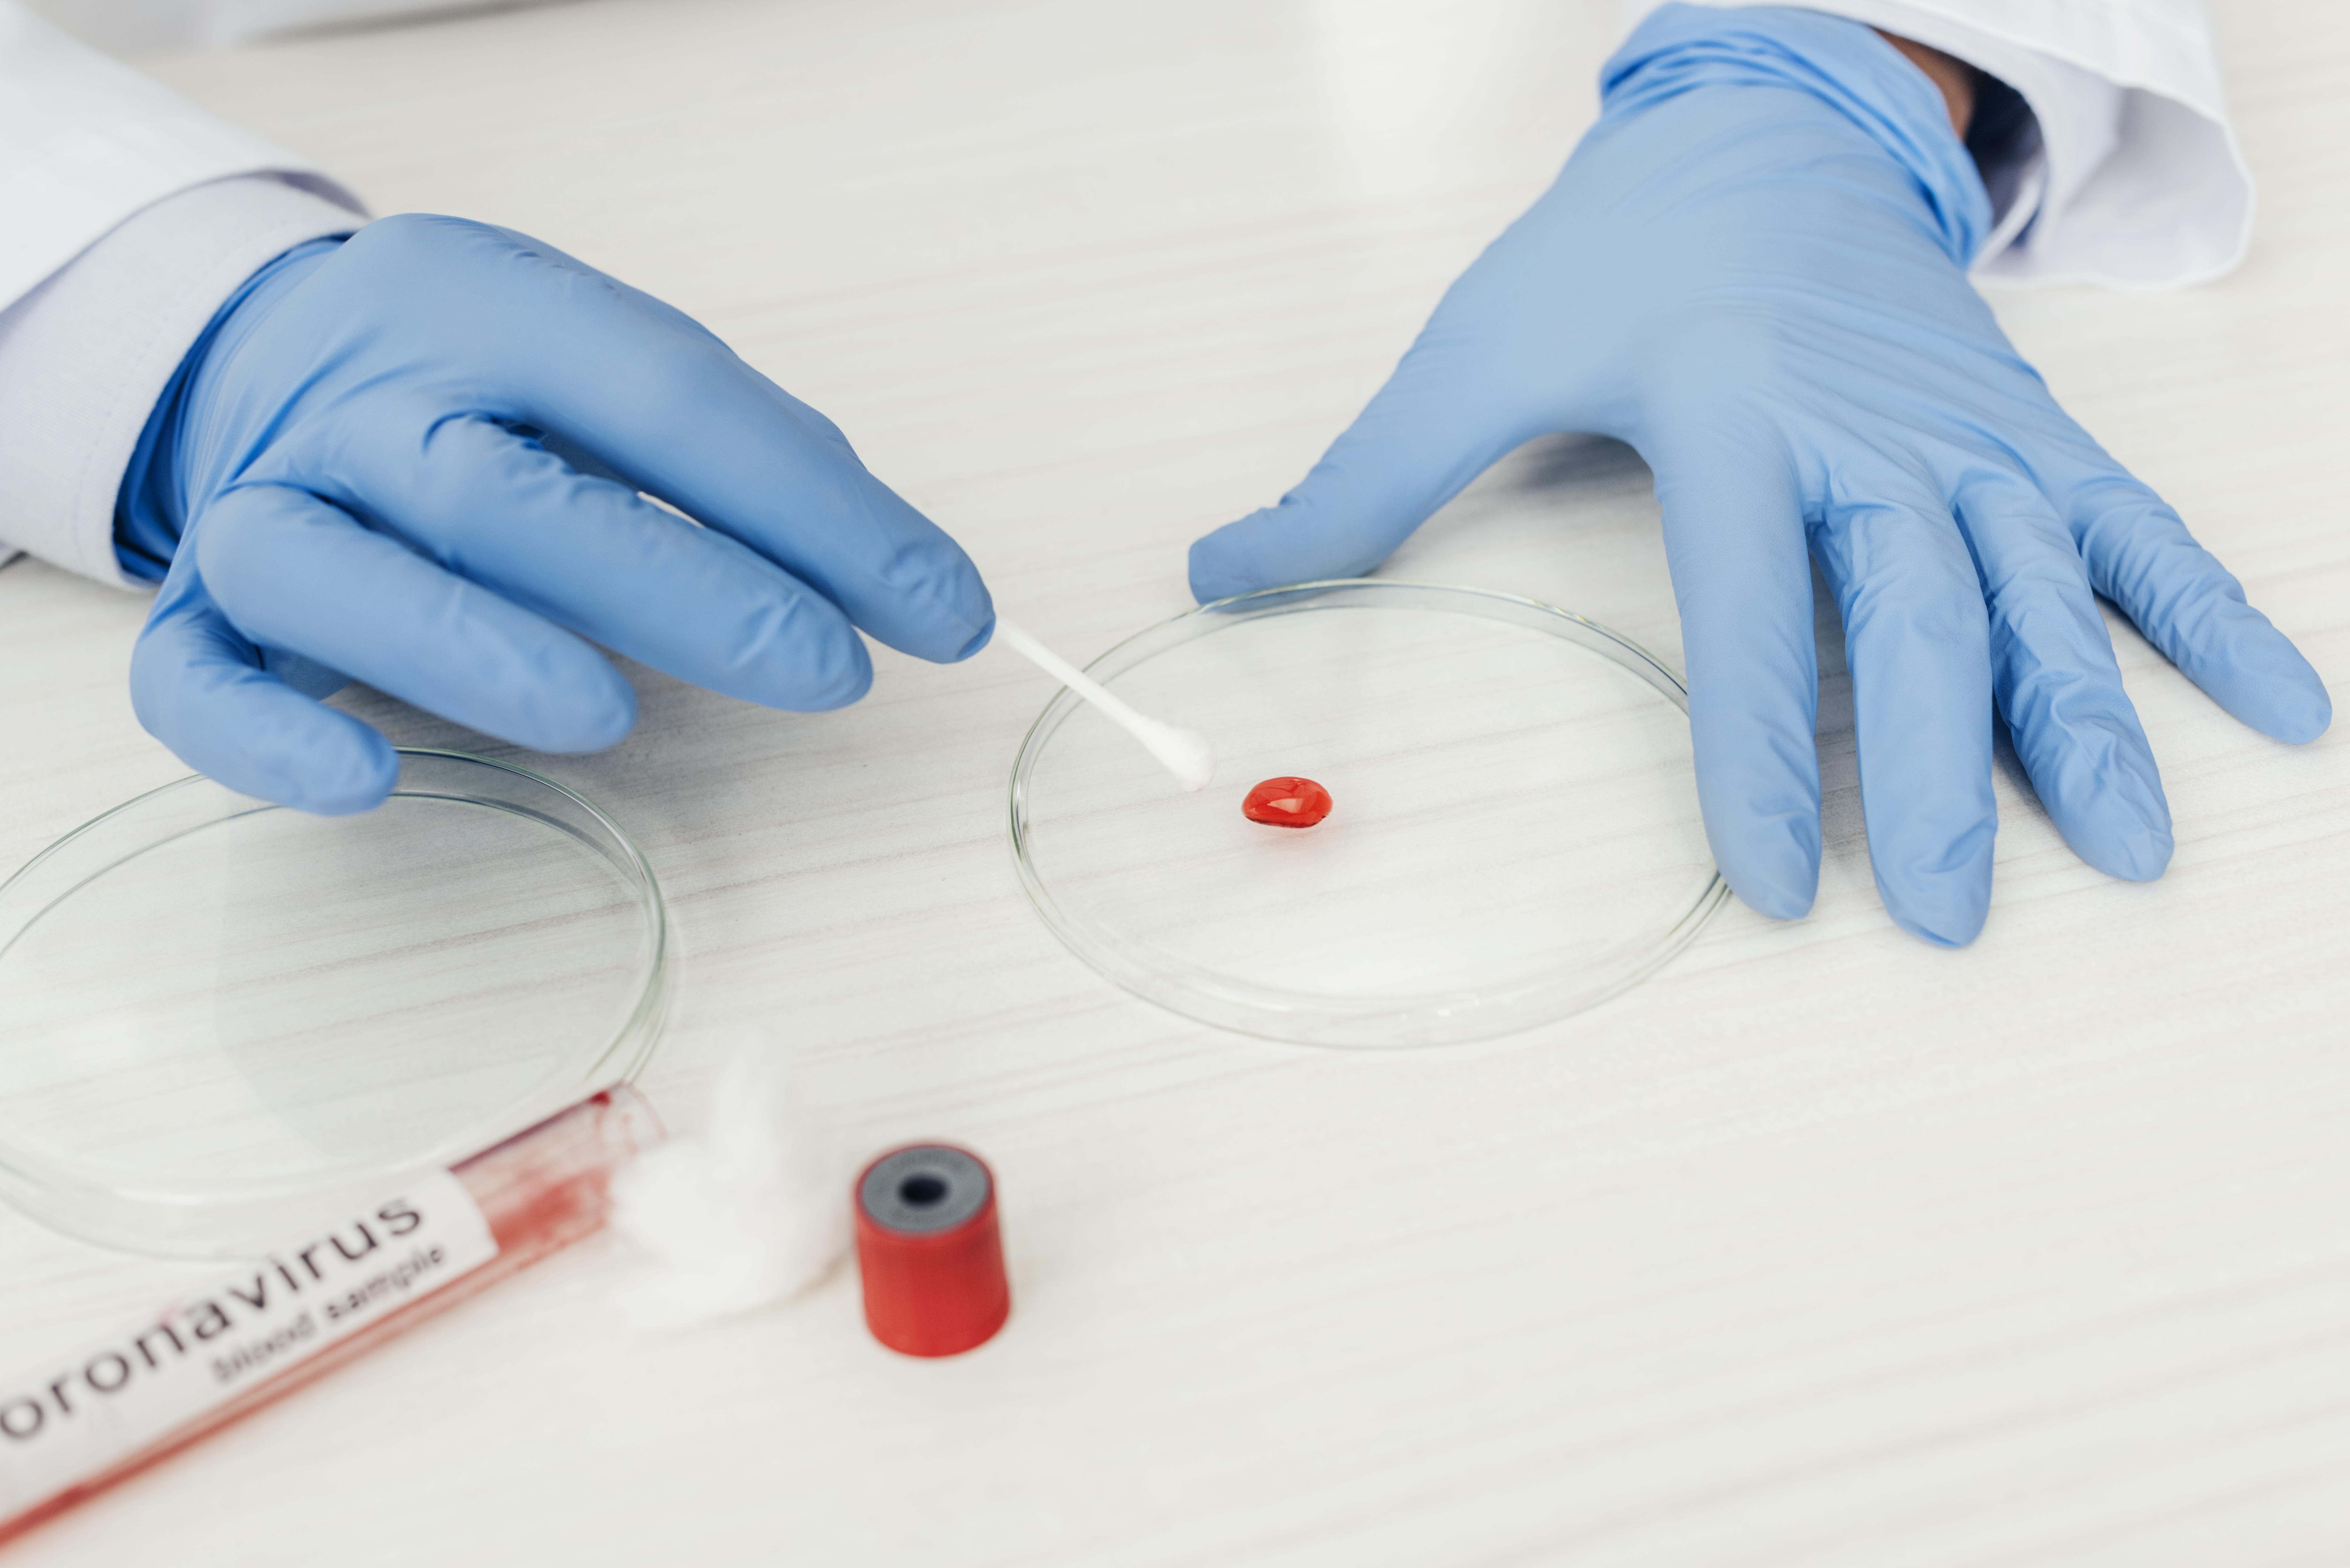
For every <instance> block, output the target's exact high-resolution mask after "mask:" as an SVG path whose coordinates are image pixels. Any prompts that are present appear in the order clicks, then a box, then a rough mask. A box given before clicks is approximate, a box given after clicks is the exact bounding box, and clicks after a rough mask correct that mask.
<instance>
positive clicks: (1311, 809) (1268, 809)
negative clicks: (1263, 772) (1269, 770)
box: [1241, 778, 1330, 827]
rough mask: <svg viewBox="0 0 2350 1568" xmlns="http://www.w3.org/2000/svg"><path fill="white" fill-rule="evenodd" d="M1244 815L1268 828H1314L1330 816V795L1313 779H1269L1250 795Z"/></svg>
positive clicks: (1244, 805)
mask: <svg viewBox="0 0 2350 1568" xmlns="http://www.w3.org/2000/svg"><path fill="white" fill-rule="evenodd" d="M1241 815H1243V816H1245V817H1247V818H1248V819H1249V820H1250V821H1251V822H1262V823H1263V824H1264V825H1265V826H1268V827H1311V826H1314V825H1315V823H1317V822H1319V821H1321V820H1322V819H1323V818H1324V817H1326V816H1327V815H1330V792H1329V791H1328V790H1326V789H1324V788H1323V787H1322V786H1321V785H1320V784H1315V782H1314V781H1313V780H1312V779H1296V778H1279V779H1267V780H1265V781H1264V782H1263V784H1259V785H1257V786H1256V788H1254V789H1253V790H1251V791H1249V792H1248V798H1247V799H1245V800H1243V801H1242V802H1241Z"/></svg>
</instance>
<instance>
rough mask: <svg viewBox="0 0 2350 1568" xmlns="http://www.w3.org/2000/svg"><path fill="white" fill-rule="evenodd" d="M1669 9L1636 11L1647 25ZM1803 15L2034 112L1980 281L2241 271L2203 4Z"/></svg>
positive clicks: (1994, 3) (2021, 1)
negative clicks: (1918, 53)
mask: <svg viewBox="0 0 2350 1568" xmlns="http://www.w3.org/2000/svg"><path fill="white" fill-rule="evenodd" d="M1661 3H1662V0H1630V3H1629V4H1628V5H1627V11H1629V13H1630V14H1631V17H1632V19H1633V20H1634V21H1635V22H1637V21H1638V18H1640V17H1641V16H1646V15H1647V14H1648V12H1650V11H1652V10H1654V9H1656V7H1657V5H1659V4H1661ZM1699 3H1700V4H1711V5H1742V4H1758V5H1759V4H1770V3H1774V0H1699ZM1775 3H1780V4H1783V3H1785V0H1775ZM1803 4H1804V5H1805V7H1806V8H1807V9H1810V10H1814V11H1825V12H1828V13H1830V14H1832V15H1835V16H1849V17H1851V18H1852V19H1853V20H1855V21H1856V22H1864V23H1866V24H1867V25H1869V26H1873V27H1880V28H1882V29H1884V30H1885V31H1886V32H1888V33H1897V34H1899V35H1900V36H1903V37H1907V38H1913V39H1915V40H1917V41H1918V43H1921V44H1925V45H1928V46H1929V47H1933V48H1937V49H1939V50H1941V51H1942V52H1943V53H1944V54H1948V55H1952V56H1955V57H1958V58H1960V59H1962V60H1964V61H1966V62H1967V63H1968V64H1970V65H1972V66H1974V67H1977V68H1979V69H1981V70H1983V71H1986V72H1988V73H1990V74H1991V75H1992V76H1994V77H1997V78H1999V79H2000V80H2002V81H2003V82H2005V83H2007V84H2008V85H2009V86H2010V87H2012V88H2015V89H2016V91H2017V92H2019V93H2021V94H2022V97H2023V100H2024V102H2025V103H2026V104H2027V105H2028V106H2029V107H2030V108H2031V109H2032V112H2033V118H2034V119H2036V120H2037V121H2038V135H2037V136H2036V137H2033V138H2029V139H2027V140H2025V141H2024V142H2023V143H2022V145H2021V146H2020V147H2019V148H2018V150H2017V151H2016V153H2015V156H2016V157H2017V159H2018V160H2019V161H2020V166H2019V167H2016V168H2012V169H2005V170H1986V171H1985V173H1986V175H1987V176H1989V177H1990V183H1991V186H1992V189H1993V192H1994V195H1995V197H1997V198H2000V199H2001V200H2002V203H2003V204H2002V210H2001V211H2000V213H1998V217H1999V220H2000V221H1999V223H1998V225H1997V227H1996V229H1995V230H1994V231H1993V233H1992V235H1991V243H1990V244H1987V245H1986V246H1985V247H1984V249H1983V252H1982V254H1981V255H1980V256H1979V257H1978V258H1977V259H1976V264H1975V271H1976V275H1977V276H1978V277H1981V278H1982V279H1985V280H1986V281H1999V282H2010V283H2075V282H2088V283H2101V284H2107V285H2112V286H2119V287H2125V288H2177V287H2182V286H2186V285H2189V284H2194V283H2201V282H2204V281H2206V280H2208V279H2210V278H2214V277H2217V276H2219V275H2221V274H2222V273H2225V272H2228V271H2229V270H2230V269H2231V268H2233V267H2234V266H2235V265H2236V264H2237V263H2238V262H2240V261H2241V260H2242V259H2243V256H2244V251H2245V247H2246V245H2247V244H2249V243H2250V240H2251V224H2252V180H2251V171H2250V170H2249V169H2247V168H2246V167H2245V164H2244V160H2243V154H2242V152H2241V151H2240V150H2239V148H2238V147H2237V145H2236V138H2235V133H2234V131H2233V130H2232V129H2231V128H2230V124H2229V120H2228V110H2227V101H2226V97H2225V95H2224V93H2223V92H2222V91H2221V88H2220V61H2219V52H2218V50H2217V48H2216V47H2215V46H2214V43H2213V39H2212V36H2211V29H2210V20H2209V18H2208V17H2207V16H2205V15H2204V11H2203V6H2202V3H2201V0H1803Z"/></svg>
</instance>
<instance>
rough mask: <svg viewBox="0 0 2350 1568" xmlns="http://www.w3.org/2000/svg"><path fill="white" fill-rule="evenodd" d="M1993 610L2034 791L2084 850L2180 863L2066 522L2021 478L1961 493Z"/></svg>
mask: <svg viewBox="0 0 2350 1568" xmlns="http://www.w3.org/2000/svg"><path fill="white" fill-rule="evenodd" d="M1956 504H1957V508H1958V513H1959V517H1960V524H1961V526H1962V528H1963V529H1964V531H1965V535H1966V537H1967V540H1968V542H1969V544H1970V545H1971V547H1972V549H1973V552H1974V557H1975V565H1976V567H1977V570H1978V572H1979V573H1980V575H1981V583H1982V593H1983V598H1984V600H1985V602H1986V604H1987V605H1988V607H1989V609H1990V616H1991V683H1992V690H1993V691H1994V693H1995V695H1996V698H1997V701H1998V703H1999V709H2000V711H2001V712H2002V714H2004V715H2005V716H2006V719H2007V723H2008V729H2009V731H2010V732H2011V733H2012V735H2013V737H2014V740H2015V753H2016V756H2017V757H2018V758H2019V759H2020V760H2021V761H2022V763H2023V768H2024V772H2025V773H2027V774H2030V775H2031V777H2032V787H2033V791H2034V792H2035V793H2037V794H2039V796H2040V803H2041V805H2043V806H2045V807H2047V810H2048V815H2049V816H2050V817H2051V818H2053V819H2054V822H2055V824H2056V827H2057V831H2059V832H2060V833H2062V834H2064V842H2065V843H2067V844H2069V845H2071V846H2073V852H2074V854H2076V855H2078V856H2079V857H2081V858H2082V859H2084V860H2085V861H2087V862H2088V863H2089V864H2090V865H2092V866H2095V867H2096V868H2097V869H2098V870H2100V871H2103V872H2105V873H2106V875H2107V876H2111V877H2127V878H2129V879H2130V880H2132V881H2141V882H2142V881H2148V880H2151V879H2152V878H2154V877H2159V876H2161V875H2162V871H2163V867H2166V866H2168V864H2169V863H2170V851H2171V835H2170V805H2169V803H2168V801H2166V800H2165V799H2164V798H2163V794H2162V779H2161V775H2160V774H2159V773H2158V771H2157V769H2156V767H2155V762H2154V750H2153V748H2152V747H2151V746H2150V745H2148V744H2147V738H2146V731H2145V728H2144V727H2143V726H2142V725H2140V724H2139V722H2138V717H2137V709H2136V708H2135V707H2133V706H2132V705H2131V703H2130V700H2129V696H2128V693H2126V691H2123V689H2122V675H2121V670H2120V668H2119V667H2118V666H2117V665H2116V663H2115V662H2114V647H2113V641H2112V639H2110V638H2108V637H2107V636H2106V623H2105V618H2103V617H2102V616H2100V615H2099V614H2098V613H2097V604H2096V598H2095V595H2094V594H2093V593H2092V592H2091V591H2090V587H2089V579H2088V576H2087V573H2086V572H2085V570H2084V569H2083V567H2082V564H2081V558H2080V556H2079V554H2078V553H2077V552H2076V551H2075V549H2074V545H2073V538H2072V535H2071V534H2070V533H2069V532H2067V531H2066V529H2065V527H2064V522H2063V520H2062V519H2061V518H2059V517H2058V516H2057V515H2056V512H2055V509H2054V506H2052V505H2051V504H2049V502H2048V501H2047V499H2046V498H2045V497H2044V496H2043V495H2042V494H2041V493H2040V492H2039V491H2038V490H2036V489H2034V488H2033V487H2032V486H2031V485H2029V484H2028V483H2025V482H2024V481H2022V479H2020V478H2016V477H2012V476H2003V477H1997V478H1992V477H1982V478H1978V479H1975V480H1972V481H1970V482H1969V483H1966V484H1964V485H1962V486H1961V487H1960V491H1959V493H1958V496H1957V498H1956Z"/></svg>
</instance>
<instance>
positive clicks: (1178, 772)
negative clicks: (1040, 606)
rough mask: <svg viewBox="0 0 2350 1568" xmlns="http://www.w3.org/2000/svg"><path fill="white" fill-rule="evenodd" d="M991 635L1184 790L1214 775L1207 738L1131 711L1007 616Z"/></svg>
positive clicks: (1201, 786)
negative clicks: (1089, 708) (1123, 735)
mask: <svg viewBox="0 0 2350 1568" xmlns="http://www.w3.org/2000/svg"><path fill="white" fill-rule="evenodd" d="M995 635H996V636H997V637H999V638H1001V639H1003V641H1005V642H1006V643H1008V644H1010V645H1011V647H1012V649H1013V651H1014V652H1016V653H1018V654H1020V655H1021V656H1022V657H1024V658H1025V659H1028V660H1030V661H1031V662H1032V663H1034V664H1035V666H1036V668H1037V669H1039V670H1043V671H1044V672H1045V674H1047V675H1049V676H1051V677H1052V678H1053V679H1054V680H1057V681H1059V682H1060V683H1061V684H1062V685H1064V686H1066V687H1067V688H1068V689H1069V690H1070V691H1074V692H1076V694H1077V695H1078V696H1079V697H1082V698H1083V699H1085V700H1086V701H1088V702H1090V703H1092V704H1093V705H1094V708H1095V711H1097V712H1099V713H1100V714H1101V716H1102V717H1103V718H1105V719H1107V720H1108V721H1109V722H1111V723H1113V724H1116V725H1117V726H1118V728H1119V729H1121V730H1124V731H1125V732H1127V733H1128V734H1129V735H1132V736H1133V737H1134V738H1135V739H1136V740H1138V741H1140V742H1142V745H1143V749H1144V750H1146V751H1148V752H1149V753H1150V754H1151V755H1152V756H1153V757H1155V758H1156V759H1158V762H1159V766H1160V767H1163V768H1165V769H1166V770H1167V771H1168V772H1169V773H1170V774H1174V775H1175V782H1176V783H1177V784H1181V785H1182V786H1183V787H1184V788H1185V789H1187V790H1193V791H1198V790H1203V789H1205V788H1207V787H1208V781H1209V780H1211V779H1212V778H1214V777H1215V776H1216V753H1215V752H1214V751H1213V749H1211V747H1210V746H1209V744H1208V737H1207V736H1205V735H1203V734H1201V733H1200V732H1199V731H1197V730H1187V729H1184V728H1183V727H1182V726H1181V725H1180V724H1170V723H1168V722H1166V721H1165V720H1163V719H1154V718H1152V717H1151V716H1150V715H1149V714H1148V713H1139V712H1137V711H1134V709H1133V708H1131V707H1129V706H1128V704H1127V703H1126V701H1124V700H1123V699H1121V698H1118V697H1114V696H1112V695H1110V692H1109V691H1108V689H1107V687H1105V686H1103V685H1102V683H1101V682H1100V681H1098V680H1095V679H1094V678H1093V677H1091V676H1090V675H1087V673H1086V672H1085V671H1084V670H1079V669H1078V668H1077V667H1076V665H1074V664H1071V663H1070V662H1069V661H1068V660H1067V659H1063V658H1062V657H1061V656H1060V655H1059V654H1057V653H1055V652H1054V651H1053V650H1052V649H1049V648H1046V647H1045V645H1044V644H1043V643H1041V642H1038V641H1037V640H1036V639H1035V638H1033V637H1031V636H1029V635H1028V633H1027V631H1026V629H1025V628H1023V627H1021V626H1019V625H1018V624H1017V623H1015V622H1014V621H1013V620H1011V619H1010V618H1007V617H1004V616H1001V615H999V616H997V617H996V618H995Z"/></svg>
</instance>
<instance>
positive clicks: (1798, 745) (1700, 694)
mask: <svg viewBox="0 0 2350 1568" xmlns="http://www.w3.org/2000/svg"><path fill="white" fill-rule="evenodd" d="M1687 451H1688V452H1689V453H1690V455H1687V456H1681V455H1679V454H1678V453H1675V452H1660V453H1659V456H1658V457H1657V459H1656V460H1655V462H1656V473H1657V499H1658V501H1659V503H1660V504H1662V506H1663V508H1664V518H1665V523H1664V526H1665V549H1666V555H1667V557H1668V559H1669V562H1670V564H1671V567H1672V575H1673V595H1674V597H1675V599H1676V600H1677V601H1678V603H1679V607H1680V618H1681V642H1682V647H1683V649H1684V652H1685V654H1686V657H1687V659H1688V661H1689V688H1690V738H1691V741H1692V743H1693V744H1694V746H1695V749H1696V765H1697V786H1698V803H1699V806H1700V810H1701V811H1702V812H1703V814H1704V817H1705V832H1706V838H1707V841H1708V842H1709V843H1710V844H1711V846H1713V856H1714V859H1715V860H1716V861H1717V862H1718V863H1719V864H1720V865H1721V873H1722V876H1723V877H1726V878H1728V880H1729V882H1730V886H1731V888H1732V889H1733V890H1734V891H1735V892H1736V893H1737V894H1738V896H1739V898H1742V899H1743V900H1745V902H1746V903H1747V904H1748V905H1749V906H1751V907H1752V908H1753V909H1757V910H1760V911H1761V912H1762V913H1763V914H1765V915H1769V916H1772V917H1773V918H1774V919H1794V917H1796V916H1798V915H1801V914H1803V913H1804V912H1805V911H1806V910H1808V909H1810V908H1811V907H1812V900H1813V898H1814V897H1815V896H1816V895H1817V893H1818V891H1819V879H1820V767H1819V752H1818V747H1817V744H1816V742H1814V734H1813V729H1814V721H1815V717H1816V713H1817V710H1818V701H1819V669H1818V660H1817V657H1816V652H1815V649H1814V645H1813V640H1812V574H1811V563H1810V559H1809V557H1808V556H1806V554H1805V553H1804V523H1803V497H1802V495H1801V493H1800V492H1799V490H1798V488H1797V485H1796V483H1795V479H1794V474H1793V473H1792V472H1791V471H1790V470H1789V469H1788V467H1787V465H1786V464H1785V463H1784V462H1774V461H1773V460H1772V459H1771V458H1769V457H1763V458H1761V459H1759V460H1758V459H1756V458H1754V457H1752V456H1750V455H1746V454H1747V453H1748V452H1752V447H1751V446H1747V445H1745V444H1744V443H1734V442H1724V441H1709V442H1704V443H1692V444H1691V445H1690V447H1689V448H1688V449H1687Z"/></svg>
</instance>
